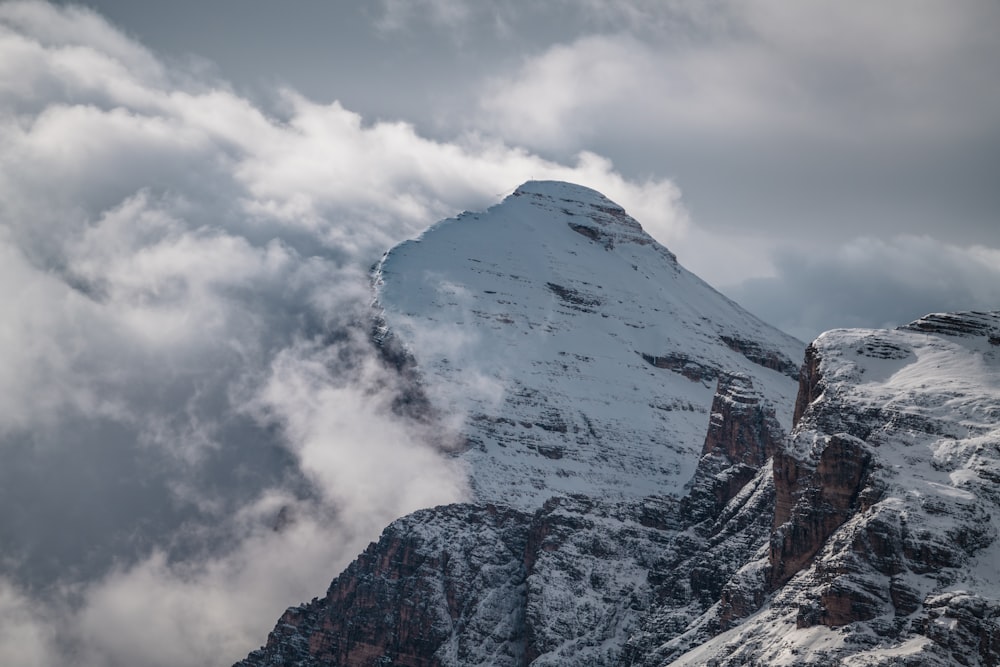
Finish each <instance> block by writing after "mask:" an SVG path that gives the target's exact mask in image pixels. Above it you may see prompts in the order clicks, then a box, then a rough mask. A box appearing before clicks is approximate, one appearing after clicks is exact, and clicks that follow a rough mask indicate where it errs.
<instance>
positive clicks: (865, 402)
mask: <svg viewBox="0 0 1000 667" xmlns="http://www.w3.org/2000/svg"><path fill="white" fill-rule="evenodd" d="M798 405H799V406H800V408H799V409H797V410H796V413H797V414H798V415H799V421H798V424H797V426H796V428H795V430H794V432H793V434H792V436H791V437H790V438H789V439H788V441H787V442H786V444H785V445H784V446H783V448H782V449H781V450H780V451H779V452H777V453H776V455H775V457H774V484H775V493H776V503H775V512H774V527H773V531H772V534H771V537H770V540H769V545H768V549H767V552H766V554H765V555H764V556H763V557H762V558H760V559H759V560H758V561H757V562H756V563H751V564H749V565H748V568H752V569H756V570H758V571H760V572H762V573H764V576H763V577H760V578H758V579H756V580H755V581H752V582H750V583H751V584H752V585H751V586H747V587H744V588H745V589H747V591H748V594H747V597H750V598H754V599H759V600H761V601H762V604H761V605H760V607H759V608H757V609H746V610H745V612H746V613H747V615H748V618H747V619H746V621H745V622H744V623H743V624H742V625H740V626H738V627H736V628H733V629H731V630H729V631H728V632H725V633H723V634H721V635H719V636H718V637H716V638H714V639H713V640H711V641H710V642H708V643H706V644H704V645H702V646H699V647H697V648H696V649H695V650H693V651H692V652H691V653H689V654H688V655H687V656H684V657H682V658H680V659H679V660H678V661H677V662H676V664H678V665H694V664H705V662H706V661H709V660H711V661H713V664H718V665H741V664H748V663H749V664H768V665H772V664H773V665H781V664H788V665H791V664H795V665H829V664H858V665H997V664H1000V650H998V649H1000V625H998V619H1000V543H998V539H997V537H998V529H1000V519H998V517H1000V505H998V502H1000V486H998V482H1000V419H998V418H1000V313H974V312H972V313H957V314H950V315H930V316H927V317H925V318H922V319H921V320H918V321H916V322H914V323H912V324H910V325H907V326H905V327H901V328H900V329H898V330H894V331H869V330H838V331H831V332H828V333H826V334H824V335H823V336H821V337H820V338H819V339H818V340H817V341H816V342H815V343H813V345H812V346H810V348H809V352H808V355H807V363H806V364H805V367H804V369H803V381H802V390H801V393H800V396H799V401H798ZM754 586H756V590H753V587H754Z"/></svg>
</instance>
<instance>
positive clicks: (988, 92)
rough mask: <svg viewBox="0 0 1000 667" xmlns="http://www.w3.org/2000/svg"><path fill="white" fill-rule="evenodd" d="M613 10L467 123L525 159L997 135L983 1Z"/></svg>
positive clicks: (508, 77) (991, 42)
mask: <svg viewBox="0 0 1000 667" xmlns="http://www.w3.org/2000/svg"><path fill="white" fill-rule="evenodd" d="M615 5H616V6H615V7H613V8H612V7H609V6H608V3H604V2H591V3H589V6H590V10H591V15H593V16H598V17H603V20H602V21H598V22H595V24H594V26H593V28H592V32H591V33H590V34H586V33H584V34H582V35H578V36H575V37H573V38H572V39H570V40H568V41H566V42H563V43H558V44H555V45H553V46H550V47H548V48H547V49H545V50H543V51H541V52H540V53H532V54H529V55H527V56H526V57H525V59H524V61H523V63H522V65H521V66H520V68H519V69H518V70H516V71H514V72H510V73H505V74H503V75H500V76H498V77H496V78H494V79H493V80H492V81H491V82H490V83H489V84H487V85H486V86H485V88H484V89H483V90H482V92H481V95H480V107H481V116H480V118H479V119H478V122H480V123H482V124H483V125H485V126H488V127H492V128H495V129H496V131H498V132H500V133H501V134H502V135H503V136H507V137H514V138H516V139H517V140H518V141H522V142H524V143H525V144H526V145H529V146H532V147H536V148H541V149H566V148H568V147H573V146H578V145H580V143H581V142H583V143H584V144H586V143H590V142H593V141H594V140H595V139H601V140H603V141H605V142H608V137H616V138H620V139H621V140H633V141H634V140H637V138H638V137H641V136H642V135H646V136H647V137H648V140H649V141H655V142H657V143H658V144H660V145H665V144H666V143H667V142H665V141H664V139H665V138H672V140H673V141H674V142H675V143H676V142H683V141H684V140H685V139H686V138H687V139H690V138H691V137H692V136H698V137H701V138H703V139H713V138H714V139H715V140H718V141H722V142H726V141H733V142H737V141H738V142H747V141H749V142H752V141H754V140H755V139H756V140H758V141H765V140H766V141H775V140H777V141H788V140H796V139H798V140H803V139H807V140H819V141H824V142H843V141H852V142H853V141H858V142H859V143H861V144H863V143H865V142H868V141H872V140H875V139H877V140H879V141H880V142H886V143H887V144H893V143H895V142H904V143H905V142H906V141H912V140H914V139H923V140H926V139H927V137H928V136H931V137H946V138H948V139H956V138H958V137H968V136H977V135H979V134H981V133H982V132H984V131H991V132H992V131H995V129H996V127H997V125H996V118H997V113H998V111H1000V94H998V93H997V91H996V87H995V86H990V85H989V83H988V82H989V80H990V77H991V76H992V70H991V67H990V65H989V63H990V58H989V57H986V54H992V55H993V56H996V55H998V51H997V43H996V40H995V39H994V38H993V35H992V31H991V30H990V29H989V28H988V27H987V26H991V25H995V23H996V21H997V20H998V19H1000V12H998V10H997V7H996V5H995V3H990V2H986V1H982V0H963V1H962V2H959V3H958V4H957V5H956V4H955V3H941V2H936V1H933V0H929V1H927V2H920V3H917V4H916V5H914V4H913V3H907V2H881V3H875V4H868V5H866V6H864V7H861V8H859V7H855V6H853V5H849V4H845V3H842V2H833V1H826V0H823V1H819V0H810V1H807V2H800V3H792V4H788V3H781V2H772V1H771V0H754V1H752V2H731V1H729V0H724V1H720V2H713V3H688V2H676V3H647V2H626V3H615ZM618 5H621V6H620V7H619V6H618ZM873 111H875V112H873ZM609 143H610V142H609ZM665 159H667V160H669V159H670V156H669V155H667V156H665Z"/></svg>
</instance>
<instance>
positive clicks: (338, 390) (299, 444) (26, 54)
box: [0, 2, 687, 667]
mask: <svg viewBox="0 0 1000 667" xmlns="http://www.w3.org/2000/svg"><path fill="white" fill-rule="evenodd" d="M276 94H277V101H276V103H275V105H274V106H275V108H277V109H279V110H280V111H279V112H276V113H277V115H275V113H267V112H265V111H263V110H261V109H260V108H258V107H257V106H255V105H254V104H253V103H251V102H250V101H248V100H247V99H245V98H243V97H241V96H239V95H238V94H236V93H234V92H233V91H232V90H231V89H230V88H229V87H228V86H227V85H226V84H225V83H224V82H219V81H215V80H205V79H203V78H200V77H199V76H198V75H197V73H193V72H187V71H182V70H179V69H177V68H176V67H172V66H168V65H166V64H164V63H163V62H161V61H160V60H159V59H158V58H157V56H156V55H155V54H153V53H151V52H149V51H148V50H146V49H145V48H144V47H143V46H142V45H140V44H138V43H136V42H134V41H133V40H131V39H130V38H128V37H126V36H124V35H123V34H122V33H121V32H119V31H118V30H117V29H115V28H114V27H113V26H111V25H109V24H108V23H107V22H106V21H104V20H103V19H102V18H100V17H99V16H98V15H96V14H94V13H92V12H91V11H89V10H86V9H82V8H77V7H65V8H57V7H55V6H52V5H48V4H44V3H39V2H6V3H2V4H0V286H2V291H0V296H2V302H3V307H4V317H3V320H2V322H0V368H3V369H4V372H3V374H0V391H2V392H3V395H4V396H5V400H4V402H3V405H0V449H2V451H3V454H4V460H5V465H4V467H3V468H2V469H0V489H2V490H0V496H2V498H3V500H4V507H5V510H4V512H3V513H2V516H0V536H2V539H0V562H2V563H3V569H2V573H0V574H2V576H0V627H2V628H3V632H0V661H2V662H4V663H10V664H19V665H25V666H31V665H39V666H44V665H52V664H59V663H72V664H79V665H84V666H89V665H112V666H113V665H122V666H124V665H129V666H135V665H151V666H152V665H172V666H174V667H176V666H182V665H192V666H194V665H205V664H220V663H225V661H226V660H235V659H238V658H239V657H241V656H242V655H243V654H245V653H246V652H247V651H249V650H250V649H252V648H254V647H255V646H256V645H257V644H258V643H259V642H261V641H263V639H264V637H265V636H266V632H267V630H268V628H269V627H270V626H271V624H272V623H273V621H274V619H275V618H276V617H277V616H278V615H279V614H280V613H281V611H282V609H283V608H284V607H285V606H287V605H289V604H293V603H297V602H299V601H301V600H304V599H308V598H309V597H311V596H312V595H314V594H315V593H316V592H317V591H320V590H322V589H323V588H324V587H325V585H326V584H327V583H328V582H329V580H330V578H331V577H332V576H334V575H335V574H336V573H337V572H338V571H339V570H340V569H341V567H343V566H344V565H345V564H346V563H347V562H349V560H350V559H352V558H353V557H354V556H355V555H356V554H357V553H358V552H359V551H360V550H361V549H362V548H363V546H364V545H365V544H366V543H367V542H368V541H369V540H371V539H373V538H375V537H376V536H377V534H378V532H379V531H380V530H381V528H382V527H384V525H385V524H387V523H388V522H389V521H391V520H392V519H393V518H395V517H397V516H400V515H402V514H405V513H407V512H409V511H412V510H414V509H417V508H419V507H425V506H430V505H434V504H439V503H445V502H454V501H457V500H461V499H462V498H464V497H465V494H466V488H465V477H464V474H463V471H462V470H461V468H460V467H459V466H458V465H457V464H456V462H455V460H454V459H453V458H451V457H450V456H449V454H448V444H449V442H450V439H451V437H452V436H451V435H449V433H450V428H452V427H453V426H454V423H455V420H454V416H452V415H442V419H441V421H440V422H433V423H423V424H421V423H417V422H414V421H413V420H412V419H408V418H407V417H405V416H403V415H400V414H397V413H398V411H397V410H394V407H393V406H394V402H395V400H396V398H397V396H398V394H399V392H400V391H403V389H402V388H401V387H400V386H399V383H400V382H401V380H400V378H399V377H398V376H397V375H396V374H395V373H394V372H393V371H392V370H391V368H389V367H388V366H387V365H386V364H385V363H383V362H382V361H381V359H380V358H379V356H378V354H377V353H376V352H375V350H374V348H373V346H372V343H371V342H370V341H369V339H368V336H367V328H368V318H369V316H370V312H369V308H370V299H371V294H370V291H369V285H368V280H369V277H368V269H369V267H370V266H371V264H372V263H373V262H374V261H375V260H377V259H378V257H379V256H380V254H381V252H383V251H384V250H385V249H387V248H388V247H390V246H391V245H393V244H395V243H398V242H400V241H402V240H404V239H406V238H408V237H411V236H413V235H415V234H416V233H417V232H418V231H419V230H421V229H422V228H424V227H426V226H427V225H428V224H430V223H432V222H433V221H435V220H436V219H438V218H441V217H445V216H447V215H452V214H454V213H456V212H458V211H460V210H462V209H465V208H482V207H483V206H485V205H488V204H491V203H493V202H495V201H496V200H497V199H498V198H499V197H500V195H502V194H504V193H505V192H507V191H509V190H511V189H512V188H513V187H515V186H516V185H518V184H520V183H521V182H523V181H525V180H528V179H530V178H557V179H565V180H573V181H577V182H583V183H587V184H589V185H592V186H594V187H598V188H601V189H602V190H604V191H605V192H607V193H608V194H609V196H612V197H615V198H616V199H618V200H619V201H621V202H622V203H624V204H626V205H629V206H630V207H631V208H632V210H634V211H636V212H638V213H640V214H641V215H644V216H645V219H646V220H648V221H649V222H650V224H651V225H652V226H653V227H654V228H655V229H657V230H658V231H659V233H660V234H661V236H666V237H670V236H672V235H673V236H680V235H682V234H683V233H684V230H685V227H686V224H687V222H686V216H685V213H684V211H683V209H682V207H681V205H680V203H679V192H678V191H677V189H676V188H675V187H674V186H673V185H672V184H671V183H670V182H669V181H665V180H649V181H645V182H642V183H635V182H631V181H628V180H626V179H624V178H622V177H621V176H620V175H619V174H617V173H616V172H615V171H614V169H613V167H612V165H611V164H610V163H609V162H608V161H607V160H605V159H603V158H601V157H599V156H597V155H594V154H589V153H582V154H580V155H579V156H578V157H577V158H576V159H575V161H574V163H573V164H560V163H556V162H552V161H548V160H544V159H542V158H540V157H538V156H536V155H533V154H531V153H529V152H527V151H524V150H522V149H518V148H512V147H509V146H507V145H505V144H504V143H502V142H500V141H496V140H493V139H489V138H486V137H481V136H476V135H468V136H466V137H465V138H463V139H462V140H461V141H456V142H453V143H442V142H436V141H432V140H429V139H426V138H423V137H421V136H420V135H419V134H418V133H417V132H416V131H415V130H414V128H413V127H412V126H410V125H408V124H406V123H401V122H378V123H368V122H366V121H365V120H364V119H363V118H361V117H360V116H359V115H357V114H355V113H352V112H351V111H349V110H347V109H344V108H343V107H342V106H340V105H339V104H336V103H334V104H328V105H321V104H317V103H314V102H312V101H310V100H308V99H306V98H304V97H302V96H301V95H298V94H296V93H295V92H294V91H290V90H284V91H280V92H278V93H276Z"/></svg>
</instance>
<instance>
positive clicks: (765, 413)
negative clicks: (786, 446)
mask: <svg viewBox="0 0 1000 667" xmlns="http://www.w3.org/2000/svg"><path fill="white" fill-rule="evenodd" d="M784 437H785V432H784V430H783V429H782V428H781V425H780V424H779V423H778V420H777V418H776V417H775V415H774V408H773V407H772V406H771V405H770V404H769V403H768V402H767V401H766V399H765V398H764V397H763V396H762V395H761V393H760V392H759V391H757V390H756V389H755V388H754V385H753V381H752V380H751V379H750V378H749V377H747V376H746V375H743V374H725V375H723V376H722V377H721V378H720V379H719V383H718V388H717V390H716V393H715V398H714V399H713V400H712V416H711V419H710V421H709V424H708V433H707V435H706V436H705V444H704V447H703V448H702V457H701V460H700V461H699V463H698V469H697V471H696V472H695V476H694V478H693V480H692V482H691V490H690V492H689V494H688V496H687V497H685V498H684V500H683V508H684V514H685V516H687V517H690V518H691V519H692V520H695V521H703V520H709V519H714V518H715V517H717V516H718V515H719V512H720V511H721V510H722V509H723V508H724V507H725V506H726V504H727V503H728V502H729V501H730V500H732V499H733V498H734V497H735V496H736V494H738V493H739V492H740V490H741V489H742V488H743V487H744V486H745V485H746V484H747V482H749V481H750V480H752V479H753V478H754V477H755V476H756V475H757V473H758V472H759V471H760V470H761V468H762V467H764V465H765V464H766V463H767V462H768V460H769V459H770V458H771V456H773V455H774V453H775V451H777V449H778V448H779V447H780V445H781V441H782V440H783V439H784Z"/></svg>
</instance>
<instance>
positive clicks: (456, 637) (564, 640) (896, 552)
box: [239, 183, 1000, 667]
mask: <svg viewBox="0 0 1000 667" xmlns="http://www.w3.org/2000/svg"><path fill="white" fill-rule="evenodd" d="M375 275H376V292H377V299H376V304H377V306H378V309H379V317H378V326H377V328H376V334H375V335H376V338H377V339H378V341H379V342H380V344H381V345H382V347H383V350H385V352H386V357H387V359H388V360H390V361H392V363H394V364H395V365H396V366H397V367H398V368H400V370H401V371H402V373H403V375H404V376H405V377H407V378H409V379H410V380H412V381H414V382H416V383H417V384H415V385H413V386H412V387H411V388H410V390H408V391H407V392H406V396H405V399H406V400H405V405H404V406H403V408H404V409H406V410H408V411H409V412H411V413H412V414H413V415H414V416H415V418H417V419H423V420H424V421H425V422H426V421H427V420H428V419H431V418H433V419H441V418H443V417H448V416H453V415H456V414H457V415H459V416H461V417H462V418H463V419H464V421H462V422H461V423H462V426H461V427H460V428H461V432H462V435H463V438H464V447H463V448H462V449H461V450H460V451H459V452H458V453H456V456H459V457H461V458H462V459H463V460H464V461H465V462H466V463H467V465H468V468H469V474H470V477H471V479H472V482H473V484H472V486H473V489H474V493H475V498H474V499H473V502H471V503H468V504H460V505H450V506H444V507H437V508H428V509H426V510H421V511H419V512H416V513H414V514H412V515H409V516H407V517H403V518H401V519H399V520H397V521H396V522H394V523H393V524H392V525H390V526H389V527H388V528H386V530H385V531H384V532H383V534H382V536H381V538H380V539H379V540H378V541H377V542H374V543H372V544H371V545H370V546H369V548H368V549H367V550H366V551H365V553H363V554H362V555H361V556H359V558H358V559H357V560H356V561H355V562H354V563H353V564H352V565H351V566H350V567H349V568H348V569H347V570H346V571H345V572H343V573H342V574H341V575H340V576H338V577H337V578H335V579H334V580H333V582H332V583H331V585H330V588H329V590H328V591H327V593H326V595H325V596H324V597H322V598H316V599H314V600H313V601H312V602H310V603H307V604H304V605H302V606H300V607H296V608H291V609H289V610H288V611H286V612H285V614H284V615H283V616H282V617H281V619H280V620H279V622H278V624H277V626H276V627H275V629H274V631H273V632H272V633H271V635H270V636H269V638H268V642H267V645H266V646H265V647H263V648H262V649H260V650H258V651H255V652H253V653H251V654H250V656H248V658H247V659H246V660H244V661H242V662H241V663H239V664H240V665H241V666H243V667H263V666H264V665H270V666H275V665H288V666H291V665H296V666H299V667H319V666H320V665H366V666H367V665H389V664H392V665H410V666H414V667H416V666H418V665H419V666H422V665H456V666H457V665H498V666H510V667H515V666H517V667H520V666H522V665H529V664H530V665H533V666H535V667H541V666H543V665H567V664H573V665H621V666H625V665H644V666H647V667H662V666H665V665H705V664H712V665H743V664H750V665H834V664H836V665H839V664H845V665H998V664H1000V625H998V619H1000V565H998V563H1000V541H998V539H997V536H998V534H1000V533H998V528H1000V523H998V522H1000V519H998V518H997V517H1000V507H998V503H1000V420H998V417H1000V313H961V314H956V315H935V316H928V317H926V318H923V319H921V320H918V321H917V322H914V323H913V324H911V325H908V326H906V327H902V328H900V329H899V330H894V331H867V330H838V331H832V332H828V333H826V334H824V335H823V336H821V337H820V338H819V339H818V340H817V341H815V342H814V343H813V344H812V345H810V346H809V347H808V348H807V350H806V357H805V365H804V366H803V367H802V370H801V372H799V371H798V369H797V366H796V364H795V363H794V362H793V361H791V360H792V359H795V358H796V357H798V356H800V351H801V350H802V349H803V347H804V346H802V345H801V344H799V343H797V342H796V341H794V340H793V339H790V338H788V337H787V336H785V335H783V334H781V333H779V332H776V331H775V330H774V329H771V328H770V327H768V326H767V325H765V324H763V323H761V322H759V321H758V320H756V319H755V318H753V317H752V316H751V315H749V314H748V313H746V312H745V311H742V310H741V309H740V308H739V307H738V306H737V305H736V304H734V303H732V302H731V301H729V300H727V299H725V298H724V297H722V296H721V295H720V294H718V293H717V292H715V291H714V290H712V289H711V288H709V287H708V286H707V285H705V284H704V283H703V282H701V281H700V280H699V279H697V278H696V277H695V276H693V275H692V274H690V273H689V272H687V271H685V270H684V269H683V268H682V267H680V266H679V265H678V264H677V262H676V259H675V258H674V257H673V255H671V254H670V253H669V252H668V251H667V250H666V249H664V248H662V247H661V246H659V245H658V244H656V243H655V241H653V240H652V239H651V238H650V237H649V236H647V235H646V234H645V233H644V232H643V231H642V230H641V228H640V227H639V225H638V223H636V222H635V221H634V220H632V219H631V218H629V217H628V216H627V215H626V214H625V213H624V211H622V210H621V208H620V207H618V206H617V205H615V204H613V203H612V202H610V201H608V200H607V199H605V198H604V197H603V196H601V195H600V194H598V193H596V192H593V191H592V190H588V189H586V188H581V187H579V186H572V185H568V184H563V183H528V184H525V185H524V186H522V187H521V188H519V189H518V190H517V191H516V192H515V193H514V194H513V195H511V196H510V197H508V198H507V199H506V200H505V201H504V202H503V203H501V204H500V205H498V206H496V207H494V208H492V209H490V210H489V211H486V212H485V213H481V214H465V215H462V216H459V217H458V218H456V219H454V220H446V221H443V222H441V223H438V225H435V226H434V227H432V228H431V229H430V230H428V231H427V232H426V233H425V234H424V235H423V236H421V238H420V239H418V240H415V241H411V242H408V243H405V244H403V245H401V246H399V247H397V248H395V249H393V250H392V251H390V252H389V253H387V254H386V256H385V257H384V258H383V260H382V262H381V263H380V264H379V265H378V267H377V269H376V273H375ZM793 377H794V379H793ZM796 394H797V397H796ZM793 422H794V424H795V426H794V429H792V428H791V427H792V423H793Z"/></svg>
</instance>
